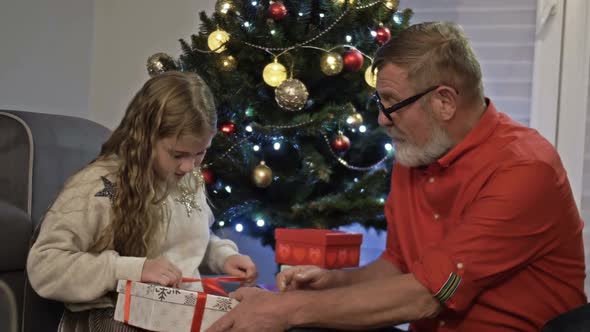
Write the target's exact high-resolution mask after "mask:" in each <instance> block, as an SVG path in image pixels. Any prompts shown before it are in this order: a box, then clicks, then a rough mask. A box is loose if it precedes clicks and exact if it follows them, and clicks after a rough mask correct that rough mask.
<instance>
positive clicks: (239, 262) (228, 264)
mask: <svg viewBox="0 0 590 332" xmlns="http://www.w3.org/2000/svg"><path fill="white" fill-rule="evenodd" d="M223 272H224V273H226V274H229V275H232V276H236V277H242V278H246V281H244V283H243V285H246V286H252V285H254V283H255V282H256V279H257V278H258V272H257V271H256V265H254V262H252V259H250V257H248V256H244V255H232V256H229V257H228V258H226V259H225V262H224V263H223Z"/></svg>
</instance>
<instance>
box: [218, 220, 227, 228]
mask: <svg viewBox="0 0 590 332" xmlns="http://www.w3.org/2000/svg"><path fill="white" fill-rule="evenodd" d="M217 224H218V225H219V227H223V226H225V221H223V220H220V221H219V222H218V223H217Z"/></svg>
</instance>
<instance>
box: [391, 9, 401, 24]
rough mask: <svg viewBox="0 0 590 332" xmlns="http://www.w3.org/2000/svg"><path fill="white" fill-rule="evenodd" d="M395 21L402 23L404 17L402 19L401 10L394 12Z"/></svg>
mask: <svg viewBox="0 0 590 332" xmlns="http://www.w3.org/2000/svg"><path fill="white" fill-rule="evenodd" d="M393 22H395V23H396V24H402V22H403V19H402V15H401V14H400V13H399V12H396V13H395V14H393Z"/></svg>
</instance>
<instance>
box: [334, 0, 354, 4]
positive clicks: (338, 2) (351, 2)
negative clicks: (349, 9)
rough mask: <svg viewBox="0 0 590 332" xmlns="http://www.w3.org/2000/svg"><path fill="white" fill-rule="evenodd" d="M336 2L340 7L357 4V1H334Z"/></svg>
mask: <svg viewBox="0 0 590 332" xmlns="http://www.w3.org/2000/svg"><path fill="white" fill-rule="evenodd" d="M334 2H335V3H337V4H339V5H344V4H345V3H348V4H349V5H354V4H355V3H356V0H334Z"/></svg>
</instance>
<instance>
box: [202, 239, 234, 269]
mask: <svg viewBox="0 0 590 332" xmlns="http://www.w3.org/2000/svg"><path fill="white" fill-rule="evenodd" d="M223 241H224V242H225V241H227V240H223ZM227 242H230V241H227ZM239 254H240V253H239V252H238V248H237V247H236V245H235V244H234V243H233V242H231V243H225V244H222V245H220V246H218V247H216V248H214V250H212V252H211V254H210V256H209V268H210V269H211V270H212V271H213V272H215V273H223V264H224V263H225V260H226V259H227V258H228V257H229V256H233V255H239Z"/></svg>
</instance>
